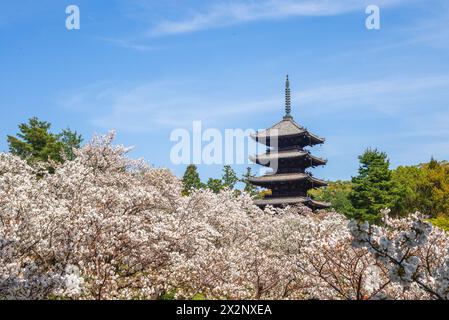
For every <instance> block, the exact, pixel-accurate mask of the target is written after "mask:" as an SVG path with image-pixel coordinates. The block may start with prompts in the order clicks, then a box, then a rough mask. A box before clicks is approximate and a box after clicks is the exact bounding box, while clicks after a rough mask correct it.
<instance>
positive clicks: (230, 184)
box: [221, 165, 239, 189]
mask: <svg viewBox="0 0 449 320" xmlns="http://www.w3.org/2000/svg"><path fill="white" fill-rule="evenodd" d="M221 180H222V185H223V187H225V188H229V189H234V187H235V184H236V183H237V182H238V181H239V178H237V175H236V174H235V171H234V170H232V168H231V166H230V165H226V166H224V168H223V175H222V177H221Z"/></svg>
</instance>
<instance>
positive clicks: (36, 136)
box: [8, 117, 82, 171]
mask: <svg viewBox="0 0 449 320" xmlns="http://www.w3.org/2000/svg"><path fill="white" fill-rule="evenodd" d="M50 127H51V124H50V123H49V122H46V121H41V120H39V119H38V118H36V117H34V118H31V119H30V120H28V123H22V124H20V125H19V130H20V132H19V133H17V137H14V136H8V144H9V150H10V152H11V153H12V154H14V155H17V156H19V157H21V158H22V159H24V160H27V161H28V163H30V164H33V163H36V162H38V161H42V162H47V161H49V160H52V161H56V162H59V163H61V162H63V161H64V157H63V155H62V154H63V153H65V156H66V158H67V159H68V160H73V159H74V154H73V148H79V147H80V144H81V141H82V138H81V136H80V135H78V134H77V133H76V132H72V131H71V130H70V129H66V130H63V131H62V132H61V133H60V134H53V133H51V132H50ZM49 169H50V171H52V170H51V169H52V168H49Z"/></svg>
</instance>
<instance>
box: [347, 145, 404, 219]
mask: <svg viewBox="0 0 449 320" xmlns="http://www.w3.org/2000/svg"><path fill="white" fill-rule="evenodd" d="M359 160H360V167H359V175H358V176H356V177H353V178H352V183H353V185H352V191H351V193H350V195H349V198H350V200H351V203H352V205H353V207H354V208H355V212H354V214H353V217H354V218H357V219H361V220H368V221H371V222H379V221H380V210H381V209H384V208H392V207H394V206H395V205H396V203H397V201H398V198H399V195H398V190H397V187H396V185H395V183H394V181H393V180H392V178H391V171H390V169H389V166H390V162H389V160H388V158H387V154H386V153H385V152H380V151H378V150H376V149H375V150H371V149H368V150H366V151H365V152H364V153H363V155H361V156H360V157H359Z"/></svg>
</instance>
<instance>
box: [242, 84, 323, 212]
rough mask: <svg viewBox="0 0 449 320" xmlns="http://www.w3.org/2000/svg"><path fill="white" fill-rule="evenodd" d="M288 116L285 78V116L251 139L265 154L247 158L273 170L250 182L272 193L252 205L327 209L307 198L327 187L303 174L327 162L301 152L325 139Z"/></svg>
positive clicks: (320, 203)
mask: <svg viewBox="0 0 449 320" xmlns="http://www.w3.org/2000/svg"><path fill="white" fill-rule="evenodd" d="M290 112H291V106H290V84H289V80H288V76H287V81H286V89H285V116H284V117H283V119H282V120H281V121H279V122H278V123H276V124H275V125H274V126H272V127H271V128H269V129H266V130H262V131H259V132H257V133H255V134H253V135H252V136H251V137H252V138H253V139H254V140H256V141H257V142H259V143H262V144H265V145H266V146H267V147H268V150H267V152H266V153H264V154H259V155H255V156H250V160H251V161H253V162H255V163H257V164H260V165H263V166H266V167H270V168H271V169H272V172H271V173H269V174H266V175H264V176H261V177H252V178H250V179H249V181H250V182H251V183H252V184H253V185H256V186H259V187H263V188H267V189H269V190H271V194H270V195H267V196H265V197H264V198H263V199H260V200H256V201H255V203H256V204H257V205H259V206H260V207H264V206H267V205H272V206H275V207H279V206H286V205H294V204H304V205H307V206H309V207H310V208H312V209H321V208H327V207H328V206H329V204H327V203H322V202H318V201H315V200H313V199H311V198H310V197H309V196H308V191H309V190H310V189H314V188H319V187H324V186H326V185H327V183H326V182H325V181H323V180H320V179H317V178H315V177H313V176H312V175H311V174H310V173H309V172H306V169H307V168H310V167H312V168H314V167H317V166H321V165H325V164H326V163H327V160H324V159H321V158H318V157H315V156H313V155H312V154H311V153H310V152H309V151H308V150H305V149H304V148H305V147H308V146H314V145H317V144H322V143H324V141H325V139H323V138H320V137H318V136H316V135H314V134H313V133H311V132H309V131H308V130H307V129H305V128H303V127H302V126H300V125H299V124H297V123H296V122H295V121H294V120H293V117H292V116H291V114H290Z"/></svg>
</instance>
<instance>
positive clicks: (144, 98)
mask: <svg viewBox="0 0 449 320" xmlns="http://www.w3.org/2000/svg"><path fill="white" fill-rule="evenodd" d="M196 87H200V86H198V84H195V83H192V82H168V81H161V82H152V83H146V84H140V85H131V84H128V85H126V84H125V85H124V84H110V83H103V84H98V85H92V86H88V87H85V88H82V89H80V90H77V91H76V92H71V93H66V94H64V95H63V96H62V97H61V99H59V101H58V103H59V104H60V105H62V106H64V107H65V108H68V109H71V110H73V111H79V112H83V113H90V115H91V116H90V118H91V119H92V123H93V124H94V125H96V126H98V127H101V128H104V129H111V128H114V129H118V130H123V131H129V132H147V131H153V130H158V129H160V128H176V127H190V125H191V122H192V121H193V120H203V121H205V122H207V125H210V126H220V125H222V124H224V123H227V122H229V123H232V120H233V119H236V118H238V117H239V116H243V115H252V116H254V115H257V114H259V113H260V114H262V113H266V112H275V111H278V110H279V105H280V104H281V103H282V96H281V95H279V96H275V97H273V96H266V97H262V98H261V99H259V100H247V99H240V100H239V99H232V98H231V99H229V98H227V99H223V97H217V95H216V93H214V92H210V94H209V95H207V96H205V95H204V94H203V93H202V92H199V91H197V90H195V89H193V88H196ZM447 87H449V75H432V76H422V77H418V78H414V79H409V78H394V79H391V78H390V79H382V80H376V81H366V82H352V83H343V84H342V83H334V84H324V85H319V86H315V87H310V88H307V89H305V90H300V91H298V92H295V93H294V94H293V97H294V102H295V108H299V109H303V110H308V111H307V113H308V114H309V116H311V117H328V116H331V115H335V114H345V113H347V112H352V113H355V114H356V113H366V114H371V115H372V114H378V115H380V116H387V117H389V118H392V119H394V118H395V117H402V116H403V114H407V117H404V121H407V122H409V123H410V126H411V128H413V130H421V132H427V133H428V134H437V133H438V132H441V131H442V130H443V131H444V129H445V128H446V127H447V124H446V121H448V120H449V112H446V113H444V114H443V115H442V114H437V113H436V112H438V111H441V108H440V109H438V108H437V107H435V106H434V113H433V114H428V112H427V109H426V107H427V105H424V103H426V102H430V101H432V97H436V98H437V99H439V100H438V101H444V99H447V98H448V96H449V93H447V90H446V88H447ZM174 93H176V94H174ZM438 96H440V98H438ZM228 97H229V94H228ZM421 102H422V103H423V105H421V104H420V103H421ZM211 106H213V108H211ZM443 107H444V106H443ZM442 117H444V118H445V120H444V121H443V120H442ZM425 118H427V119H428V121H425V122H424V123H423V121H422V119H425ZM425 123H432V124H434V126H433V127H428V126H426V125H425ZM435 124H440V125H436V126H435ZM435 130H436V131H435ZM430 131H431V132H430ZM444 132H447V130H446V131H444ZM403 134H406V133H403ZM409 134H412V131H409Z"/></svg>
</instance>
